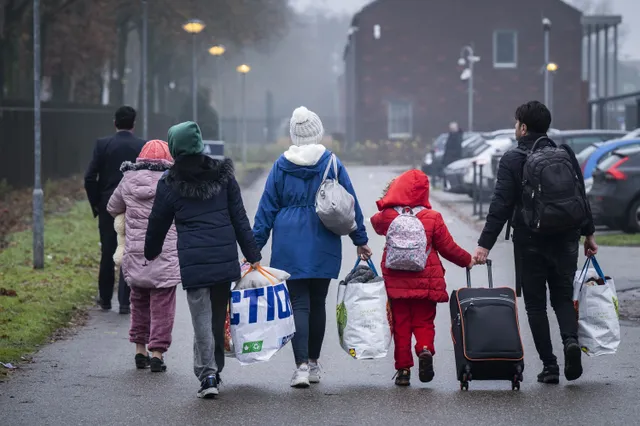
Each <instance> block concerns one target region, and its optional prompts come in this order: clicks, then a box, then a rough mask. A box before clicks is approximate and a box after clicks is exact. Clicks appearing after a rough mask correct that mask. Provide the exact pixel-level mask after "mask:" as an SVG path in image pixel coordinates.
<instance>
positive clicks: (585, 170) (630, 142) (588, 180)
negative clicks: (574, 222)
mask: <svg viewBox="0 0 640 426" xmlns="http://www.w3.org/2000/svg"><path fill="white" fill-rule="evenodd" d="M633 147H640V138H638V139H614V140H612V141H609V142H606V143H603V144H602V145H601V146H600V147H599V148H598V149H596V150H595V151H594V152H593V153H592V154H591V155H590V156H589V158H588V159H587V161H586V163H585V164H584V167H582V174H583V175H584V185H585V189H586V191H587V194H588V193H589V191H591V187H592V185H593V172H594V171H595V170H596V167H597V166H598V164H600V163H601V162H603V161H604V160H606V159H607V158H608V157H610V156H611V155H612V153H613V152H614V151H616V150H618V149H623V148H633Z"/></svg>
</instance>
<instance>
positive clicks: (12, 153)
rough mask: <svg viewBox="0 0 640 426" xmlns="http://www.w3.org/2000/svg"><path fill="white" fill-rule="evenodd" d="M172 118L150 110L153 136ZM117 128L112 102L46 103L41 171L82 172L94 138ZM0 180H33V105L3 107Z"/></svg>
mask: <svg viewBox="0 0 640 426" xmlns="http://www.w3.org/2000/svg"><path fill="white" fill-rule="evenodd" d="M174 121H175V120H174V119H172V118H171V117H167V116H162V115H152V116H151V117H150V122H149V133H150V136H152V137H155V138H162V139H164V138H166V136H165V135H166V134H167V129H168V127H169V126H170V125H171V124H173V123H174ZM113 132H114V128H113V108H103V107H99V108H96V107H89V108H47V107H45V108H43V110H42V173H43V178H44V179H56V178H61V177H67V176H70V175H73V174H77V173H83V172H84V170H85V169H86V167H87V165H88V164H89V160H90V159H91V155H92V152H93V147H94V144H95V140H96V139H97V138H99V137H102V136H106V135H108V134H110V133H113ZM0 159H2V166H1V167H0V181H6V182H7V183H8V184H9V185H11V186H12V187H25V186H29V185H31V184H32V183H33V109H32V108H31V107H0Z"/></svg>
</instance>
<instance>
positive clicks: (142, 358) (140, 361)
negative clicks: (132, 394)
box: [135, 354, 150, 370]
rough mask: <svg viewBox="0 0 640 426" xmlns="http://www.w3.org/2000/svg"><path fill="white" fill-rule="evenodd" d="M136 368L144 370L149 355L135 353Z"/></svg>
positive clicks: (148, 362) (147, 363)
mask: <svg viewBox="0 0 640 426" xmlns="http://www.w3.org/2000/svg"><path fill="white" fill-rule="evenodd" d="M135 359H136V368H137V369H138V370H144V369H145V368H149V365H150V361H149V355H143V354H136V358H135Z"/></svg>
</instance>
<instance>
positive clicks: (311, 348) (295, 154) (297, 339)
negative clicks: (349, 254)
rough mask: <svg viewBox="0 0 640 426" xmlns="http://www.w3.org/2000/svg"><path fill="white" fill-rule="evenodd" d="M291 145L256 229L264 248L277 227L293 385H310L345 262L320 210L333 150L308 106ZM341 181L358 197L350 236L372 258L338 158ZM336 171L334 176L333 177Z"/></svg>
mask: <svg viewBox="0 0 640 426" xmlns="http://www.w3.org/2000/svg"><path fill="white" fill-rule="evenodd" d="M290 134H291V142H292V145H291V146H290V147H289V149H288V150H287V151H286V152H285V153H284V154H283V155H282V156H281V157H280V158H279V159H278V160H277V161H276V163H275V164H274V165H273V168H272V169H271V173H270V174H269V177H268V179H267V183H266V186H265V190H264V193H263V195H262V199H261V200H260V205H259V207H258V212H257V213H256V218H255V224H254V227H253V232H254V234H255V237H256V241H257V243H258V247H259V248H260V249H262V248H263V247H264V246H265V245H266V244H267V241H268V240H269V236H270V234H271V232H272V230H273V242H272V250H271V266H272V267H274V268H278V269H282V270H285V271H287V272H288V273H290V274H291V279H290V280H289V281H288V282H287V286H288V288H289V293H290V296H291V304H292V306H293V315H294V318H295V323H296V333H295V335H294V337H293V340H292V346H293V353H294V357H295V361H296V367H297V368H296V371H295V373H294V375H293V378H292V379H291V386H292V387H299V388H306V387H309V383H318V382H319V381H320V367H319V364H318V358H319V357H320V349H321V347H322V341H323V339H324V331H325V324H326V312H325V299H326V297H327V292H328V290H329V284H330V282H331V280H332V279H336V278H338V274H339V272H340V266H341V262H342V245H341V239H340V236H338V235H336V234H334V233H333V232H331V231H329V230H328V229H327V228H325V226H324V225H323V224H322V222H321V221H320V219H319V218H318V215H317V214H316V210H315V195H316V193H317V191H318V188H319V187H320V183H321V181H322V177H323V174H324V171H325V169H326V168H327V165H328V164H329V161H331V155H332V154H331V152H329V151H328V150H327V149H326V148H325V147H324V146H323V145H321V144H320V142H321V141H322V137H323V136H324V128H323V126H322V121H321V120H320V118H319V117H318V115H317V114H315V113H314V112H312V111H309V110H308V109H307V108H305V107H300V108H297V109H296V110H295V111H294V112H293V116H292V117H291V122H290ZM336 162H337V167H338V176H337V177H338V181H339V182H340V184H341V185H342V186H343V187H344V188H345V189H346V190H347V191H348V192H349V193H350V194H351V195H353V197H354V199H355V200H356V203H355V210H356V224H357V228H356V230H355V231H353V232H352V233H351V234H350V235H349V237H350V238H351V241H353V244H354V245H355V246H356V247H357V251H358V255H359V256H360V257H361V258H364V259H367V258H369V256H371V250H370V249H369V247H368V246H367V243H368V238H367V231H366V229H365V225H364V218H363V216H362V211H361V209H360V204H359V203H358V198H357V197H356V194H355V191H354V190H353V185H352V184H351V181H350V179H349V175H348V174H347V171H346V169H345V168H344V166H343V165H342V163H341V162H340V160H336ZM332 175H333V171H331V172H330V174H329V178H332V177H333V176H332Z"/></svg>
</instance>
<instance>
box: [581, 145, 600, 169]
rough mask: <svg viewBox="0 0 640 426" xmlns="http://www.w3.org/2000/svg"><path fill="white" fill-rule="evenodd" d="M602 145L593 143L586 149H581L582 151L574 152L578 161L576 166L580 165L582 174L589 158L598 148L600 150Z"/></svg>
mask: <svg viewBox="0 0 640 426" xmlns="http://www.w3.org/2000/svg"><path fill="white" fill-rule="evenodd" d="M602 145H604V142H595V143H592V144H591V145H589V146H588V147H586V148H585V149H583V150H582V151H580V152H576V159H577V160H578V164H580V168H581V169H582V171H583V172H584V166H586V165H587V161H588V160H589V157H591V156H592V155H593V153H594V152H596V151H597V150H598V148H600V147H601V146H602Z"/></svg>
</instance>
